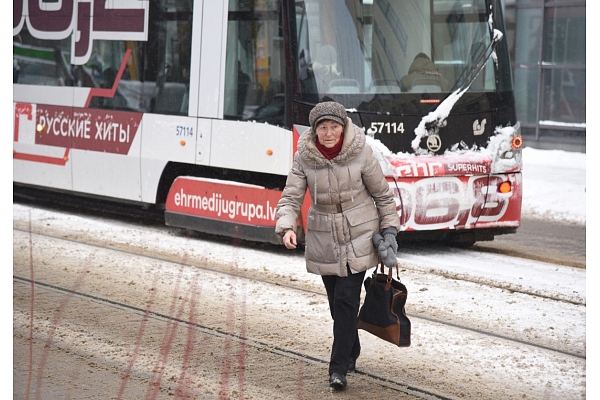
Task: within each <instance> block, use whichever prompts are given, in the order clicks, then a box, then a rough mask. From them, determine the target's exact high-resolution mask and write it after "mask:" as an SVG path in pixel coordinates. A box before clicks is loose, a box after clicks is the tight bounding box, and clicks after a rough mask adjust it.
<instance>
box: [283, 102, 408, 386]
mask: <svg viewBox="0 0 600 400" xmlns="http://www.w3.org/2000/svg"><path fill="white" fill-rule="evenodd" d="M309 123H310V128H309V129H307V130H306V131H305V132H304V133H303V134H302V135H301V136H300V138H299V140H298V151H297V152H296V154H295V155H294V163H293V165H292V169H291V170H290V172H289V174H288V177H287V182H286V186H285V189H284V190H283V193H282V195H281V198H280V200H279V202H278V204H277V225H276V227H275V233H276V234H277V235H278V236H279V238H280V239H281V241H282V243H283V244H284V245H285V247H287V248H288V249H294V248H296V246H297V241H296V221H297V219H298V215H299V213H300V207H301V205H302V202H303V201H304V194H305V192H306V189H307V188H308V190H309V192H310V196H311V200H312V206H311V208H310V211H309V213H308V221H307V232H306V247H305V259H306V268H307V270H308V272H310V273H314V274H318V275H321V277H322V279H323V283H324V285H325V290H326V292H327V298H328V300H329V309H330V311H331V316H332V318H333V346H332V349H331V359H330V362H329V384H330V386H332V387H333V388H334V389H341V388H344V387H345V386H346V382H347V381H346V373H347V372H351V371H354V368H355V365H356V359H357V358H358V356H359V355H360V341H359V337H358V331H357V329H356V323H357V319H358V310H359V306H360V293H361V289H362V283H363V280H364V277H365V272H366V271H367V270H368V269H369V268H372V267H375V266H376V265H377V257H378V255H379V256H380V257H381V258H382V260H383V261H384V263H385V264H386V265H388V266H395V265H396V252H397V250H398V244H397V242H396V235H397V234H398V231H399V229H400V221H399V218H398V214H397V212H396V203H395V201H394V198H393V194H392V192H391V190H390V188H389V185H388V183H387V181H386V180H385V176H384V174H383V171H382V170H381V167H380V165H379V163H378V161H377V159H376V158H375V156H374V155H373V151H372V150H371V147H370V146H368V145H366V137H365V134H364V132H363V131H362V130H361V129H360V128H359V127H358V126H356V125H354V124H353V123H352V121H351V120H350V118H348V115H347V113H346V109H345V108H344V106H342V105H341V104H339V103H336V102H333V101H329V102H323V103H319V104H317V105H316V106H315V107H314V108H313V110H312V111H311V112H310V115H309ZM374 236H375V238H376V239H375V242H376V243H378V245H379V246H378V248H376V247H375V246H374V245H373V238H374ZM380 239H381V240H380Z"/></svg>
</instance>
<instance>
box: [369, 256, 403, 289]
mask: <svg viewBox="0 0 600 400" xmlns="http://www.w3.org/2000/svg"><path fill="white" fill-rule="evenodd" d="M377 261H378V263H379V268H380V270H381V273H382V274H385V268H384V264H383V261H382V260H381V257H377ZM388 268H389V269H388V272H387V279H386V284H385V290H390V286H391V285H392V279H393V276H392V268H393V267H388ZM375 272H377V268H375ZM396 278H397V279H398V282H402V281H401V280H400V270H399V267H398V263H396Z"/></svg>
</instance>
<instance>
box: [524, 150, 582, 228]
mask: <svg viewBox="0 0 600 400" xmlns="http://www.w3.org/2000/svg"><path fill="white" fill-rule="evenodd" d="M522 214H523V215H524V216H530V217H536V218H548V219H553V220H557V221H565V222H575V223H580V224H584V225H585V223H586V154H585V153H574V152H567V151H562V150H538V149H533V148H529V147H526V148H525V149H523V209H522Z"/></svg>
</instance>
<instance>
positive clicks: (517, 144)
mask: <svg viewBox="0 0 600 400" xmlns="http://www.w3.org/2000/svg"><path fill="white" fill-rule="evenodd" d="M510 147H512V148H513V150H518V149H520V148H521V147H523V138H522V137H521V135H518V136H515V137H514V138H512V140H511V141H510Z"/></svg>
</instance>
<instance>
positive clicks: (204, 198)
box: [166, 177, 282, 227]
mask: <svg viewBox="0 0 600 400" xmlns="http://www.w3.org/2000/svg"><path fill="white" fill-rule="evenodd" d="M281 193H282V192H281V191H279V190H269V189H265V188H262V187H259V186H251V185H244V184H238V183H235V182H227V183H220V182H218V181H215V180H210V179H202V178H194V177H179V178H177V179H176V180H175V182H173V185H172V186H171V189H170V191H169V195H168V197H167V203H166V210H167V211H170V212H175V213H180V214H186V215H193V216H198V217H203V218H210V219H216V220H222V221H227V222H235V223H239V224H244V225H254V226H270V227H275V222H276V219H275V207H276V206H277V202H278V201H279V198H280V197H281Z"/></svg>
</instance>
